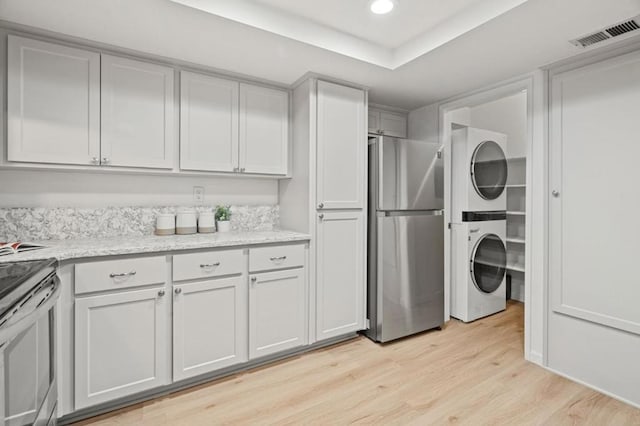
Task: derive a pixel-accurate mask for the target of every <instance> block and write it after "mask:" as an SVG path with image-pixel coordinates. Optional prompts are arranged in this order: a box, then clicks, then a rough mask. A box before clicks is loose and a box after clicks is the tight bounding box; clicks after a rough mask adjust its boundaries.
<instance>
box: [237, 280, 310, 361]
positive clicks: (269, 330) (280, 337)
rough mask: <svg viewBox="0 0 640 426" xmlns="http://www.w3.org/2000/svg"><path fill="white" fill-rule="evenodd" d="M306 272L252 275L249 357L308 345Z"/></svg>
mask: <svg viewBox="0 0 640 426" xmlns="http://www.w3.org/2000/svg"><path fill="white" fill-rule="evenodd" d="M304 273H305V269H304V268H297V269H290V270H286V271H278V272H265V273H261V274H255V275H251V284H250V289H249V358H251V359H254V358H258V357H261V356H265V355H269V354H273V353H276V352H280V351H283V350H286V349H291V348H294V347H296V346H301V345H304V344H306V333H305V330H306V328H307V326H306V321H305V318H306V309H305V306H306V304H305V300H306V279H305V275H304Z"/></svg>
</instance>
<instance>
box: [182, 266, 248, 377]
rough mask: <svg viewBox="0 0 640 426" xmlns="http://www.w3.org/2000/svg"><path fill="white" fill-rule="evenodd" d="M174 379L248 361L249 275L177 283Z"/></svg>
mask: <svg viewBox="0 0 640 426" xmlns="http://www.w3.org/2000/svg"><path fill="white" fill-rule="evenodd" d="M173 293H174V294H173V380H174V381H177V380H182V379H186V378H189V377H193V376H197V375H199V374H204V373H208V372H211V371H214V370H217V369H220V368H224V367H229V366H231V365H233V364H238V363H241V362H245V361H246V360H247V302H246V300H247V283H246V275H239V276H235V277H231V278H219V279H212V280H208V281H202V282H196V283H187V284H179V285H174V290H173Z"/></svg>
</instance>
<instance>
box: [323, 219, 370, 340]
mask: <svg viewBox="0 0 640 426" xmlns="http://www.w3.org/2000/svg"><path fill="white" fill-rule="evenodd" d="M363 215H364V213H363V212H362V211H347V212H323V213H320V214H319V215H318V225H317V234H316V235H317V240H316V247H317V248H316V315H317V323H316V338H317V340H323V339H328V338H331V337H336V336H340V335H344V334H347V333H350V332H355V331H358V330H362V329H363V328H364V300H365V293H366V288H365V276H364V269H365V265H366V263H365V257H364V226H363V220H364V219H363Z"/></svg>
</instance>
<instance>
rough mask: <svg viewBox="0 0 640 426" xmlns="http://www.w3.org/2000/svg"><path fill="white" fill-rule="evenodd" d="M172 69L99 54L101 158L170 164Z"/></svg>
mask: <svg viewBox="0 0 640 426" xmlns="http://www.w3.org/2000/svg"><path fill="white" fill-rule="evenodd" d="M173 74H174V71H173V69H172V68H169V67H164V66H161V65H156V64H151V63H147V62H141V61H135V60H131V59H125V58H119V57H115V56H109V55H102V145H101V162H102V164H103V165H108V166H126V167H149V168H166V169H170V168H172V167H173V149H174V140H175V135H174V132H173V129H174V103H173V102H174V101H173Z"/></svg>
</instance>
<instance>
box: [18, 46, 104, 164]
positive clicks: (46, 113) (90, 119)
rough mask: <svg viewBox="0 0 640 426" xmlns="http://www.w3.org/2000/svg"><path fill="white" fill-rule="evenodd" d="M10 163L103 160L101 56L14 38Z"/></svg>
mask: <svg viewBox="0 0 640 426" xmlns="http://www.w3.org/2000/svg"><path fill="white" fill-rule="evenodd" d="M7 59H8V69H7V71H8V73H7V77H8V84H7V137H8V138H7V141H8V143H7V150H8V152H7V158H8V160H9V161H29V162H34V163H62V164H85V165H90V164H93V163H92V160H93V159H94V158H95V159H96V162H97V160H98V158H99V157H100V55H99V54H97V53H94V52H87V51H84V50H80V49H73V48H70V47H65V46H58V45H56V44H51V43H45V42H41V41H36V40H29V39H25V38H22V37H15V36H12V35H9V41H8V58H7Z"/></svg>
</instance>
